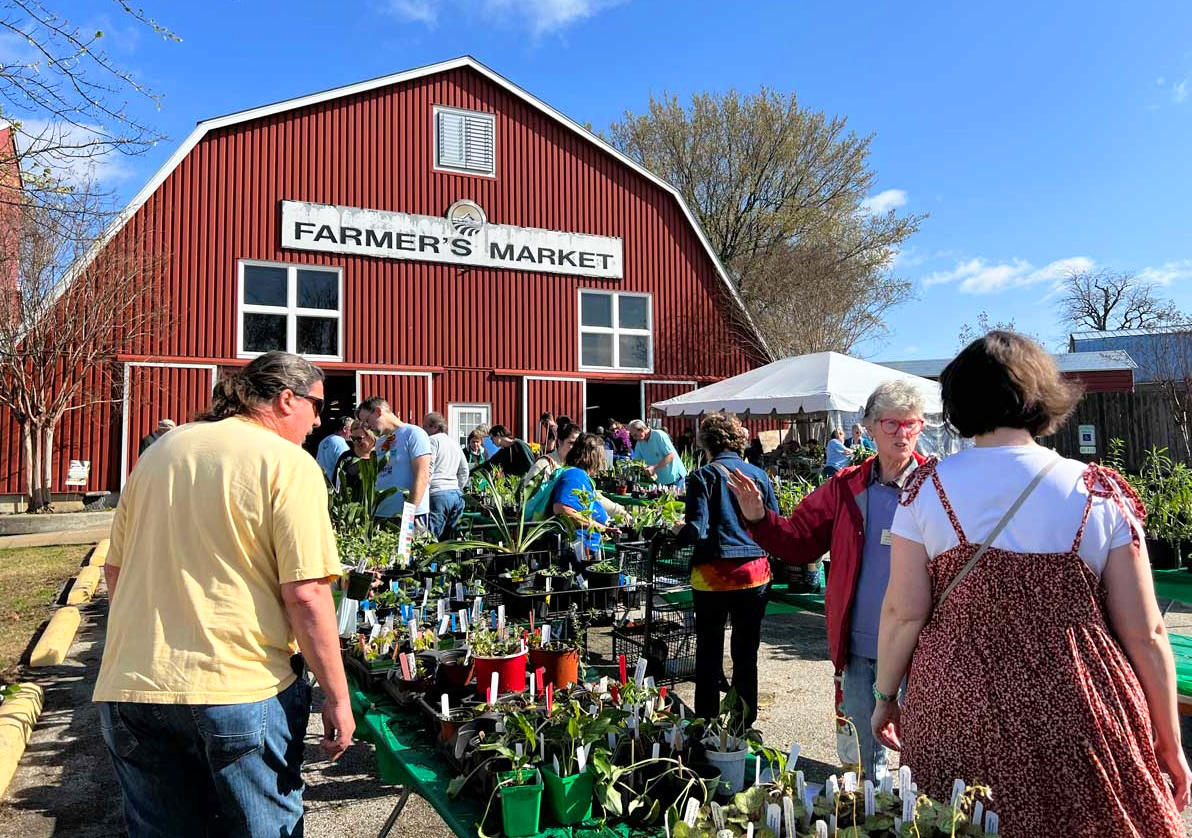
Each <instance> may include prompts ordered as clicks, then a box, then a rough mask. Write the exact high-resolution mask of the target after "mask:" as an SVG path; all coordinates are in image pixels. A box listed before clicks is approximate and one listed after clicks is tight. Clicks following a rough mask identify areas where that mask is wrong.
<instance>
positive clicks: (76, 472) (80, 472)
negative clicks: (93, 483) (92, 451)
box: [64, 460, 91, 486]
mask: <svg viewBox="0 0 1192 838" xmlns="http://www.w3.org/2000/svg"><path fill="white" fill-rule="evenodd" d="M90 476H91V461H90V460H71V461H70V466H69V467H68V468H67V469H66V480H65V481H64V485H66V486H86V485H87V478H88V477H90Z"/></svg>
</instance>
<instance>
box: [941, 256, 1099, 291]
mask: <svg viewBox="0 0 1192 838" xmlns="http://www.w3.org/2000/svg"><path fill="white" fill-rule="evenodd" d="M1093 264H1094V263H1093V260H1092V259H1089V258H1087V257H1084V256H1071V257H1069V258H1067V259H1057V260H1056V261H1054V262H1049V263H1048V264H1046V265H1044V266H1043V267H1042V268H1036V267H1035V266H1034V265H1032V264H1031V263H1030V262H1027V261H1026V260H1024V259H1015V260H1013V261H1012V262H1010V263H1008V264H1006V263H1003V264H1000V265H991V264H989V263H988V262H986V261H985V260H984V259H970V260H969V261H967V262H961V263H960V264H958V265H957V266H956V267H955V269H953V270H951V271H937V272H936V273H933V274H930V275H928V276H926V277H924V278H923V284H924V285H925V286H931V285H944V284H947V283H953V282H955V283H959V288H960V291H961V292H963V293H965V294H991V293H994V292H997V291H1005V290H1007V289H1009V288H1022V287H1024V286H1028V285H1038V284H1040V283H1044V282H1055V281H1056V280H1059V279H1063V278H1064V277H1065V276H1067V274H1068V273H1069V272H1072V271H1087V270H1091V269H1092V267H1093Z"/></svg>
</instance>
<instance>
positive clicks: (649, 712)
mask: <svg viewBox="0 0 1192 838" xmlns="http://www.w3.org/2000/svg"><path fill="white" fill-rule="evenodd" d="M646 718H647V719H652V718H654V699H652V698H647V699H646Z"/></svg>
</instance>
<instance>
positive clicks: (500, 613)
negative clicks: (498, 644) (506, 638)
mask: <svg viewBox="0 0 1192 838" xmlns="http://www.w3.org/2000/svg"><path fill="white" fill-rule="evenodd" d="M497 631H502V632H503V631H505V606H504V605H498V606H497Z"/></svg>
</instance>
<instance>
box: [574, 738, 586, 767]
mask: <svg viewBox="0 0 1192 838" xmlns="http://www.w3.org/2000/svg"><path fill="white" fill-rule="evenodd" d="M575 764H576V767H577V768H579V773H581V774H582V773H584V769H585V768H587V767H588V746H587V745H581V746H580V747H578V748H576V749H575Z"/></svg>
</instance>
